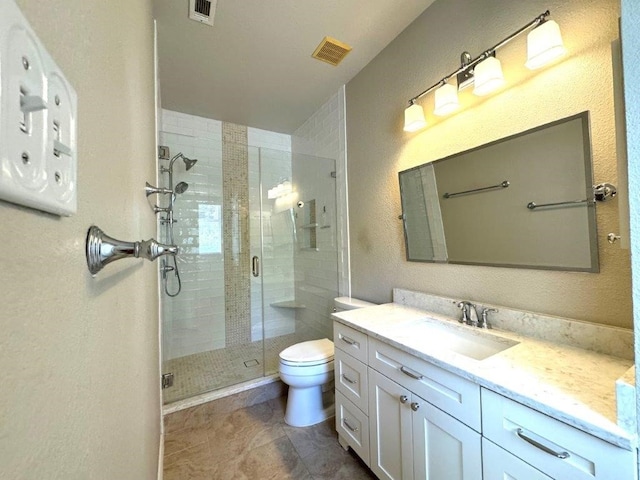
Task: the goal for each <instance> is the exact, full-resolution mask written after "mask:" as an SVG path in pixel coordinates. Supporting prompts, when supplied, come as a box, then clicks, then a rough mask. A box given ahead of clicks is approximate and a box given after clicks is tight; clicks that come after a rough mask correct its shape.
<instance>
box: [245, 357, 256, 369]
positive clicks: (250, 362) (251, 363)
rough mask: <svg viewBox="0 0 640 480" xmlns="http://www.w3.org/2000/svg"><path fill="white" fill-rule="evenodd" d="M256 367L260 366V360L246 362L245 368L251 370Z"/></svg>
mask: <svg viewBox="0 0 640 480" xmlns="http://www.w3.org/2000/svg"><path fill="white" fill-rule="evenodd" d="M256 365H260V362H258V360H256V359H255V358H254V359H252V360H247V361H246V362H244V366H245V367H247V368H249V367H255V366H256Z"/></svg>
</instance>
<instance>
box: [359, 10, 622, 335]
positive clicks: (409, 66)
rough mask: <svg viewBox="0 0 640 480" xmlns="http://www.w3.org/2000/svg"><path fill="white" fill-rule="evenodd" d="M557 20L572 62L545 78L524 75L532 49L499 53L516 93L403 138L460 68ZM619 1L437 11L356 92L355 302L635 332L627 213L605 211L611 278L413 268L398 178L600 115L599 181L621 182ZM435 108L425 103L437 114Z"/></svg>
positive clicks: (522, 43) (604, 268)
mask: <svg viewBox="0 0 640 480" xmlns="http://www.w3.org/2000/svg"><path fill="white" fill-rule="evenodd" d="M547 8H548V9H550V10H551V13H552V17H553V18H554V19H555V20H556V21H557V22H558V23H559V24H560V26H561V29H562V32H563V36H564V40H565V45H566V47H567V49H568V51H569V53H568V55H567V56H565V57H564V58H563V59H562V60H561V61H560V62H559V63H557V64H555V65H553V66H551V67H547V68H546V69H544V70H542V71H539V72H537V73H531V72H528V71H527V70H526V69H525V68H524V67H523V66H522V64H523V63H524V60H525V57H526V39H525V38H524V37H523V38H520V39H518V40H516V41H514V42H512V43H511V44H509V45H507V46H506V47H504V49H502V50H500V52H499V58H500V60H501V61H502V63H503V68H504V73H505V76H506V78H507V82H508V88H506V89H505V90H503V91H501V92H500V93H497V94H493V95H490V96H489V97H486V98H484V99H478V98H477V97H473V96H472V95H471V94H470V93H466V94H465V95H463V98H462V101H463V103H466V104H467V105H466V106H465V108H463V109H462V111H460V112H459V113H457V114H456V115H453V116H451V117H447V118H445V119H444V120H436V119H434V117H433V116H432V115H431V116H430V118H428V120H431V121H432V126H431V127H429V128H427V129H426V130H424V131H422V132H419V133H417V134H406V133H404V132H403V131H402V122H403V118H402V115H403V108H404V106H405V105H406V103H407V101H408V99H409V98H411V97H412V96H414V95H416V94H417V93H419V92H420V91H422V90H423V89H425V88H426V87H428V86H429V85H430V84H432V83H435V82H436V81H437V80H439V79H440V78H441V77H442V76H443V75H445V74H447V73H449V72H450V71H451V70H453V69H454V68H456V67H457V65H458V59H459V56H460V53H461V52H462V51H463V50H469V51H470V52H471V53H472V55H474V56H475V55H477V54H478V53H480V52H481V51H482V50H483V49H485V48H488V47H490V46H491V45H493V44H494V43H496V42H497V41H499V40H500V39H502V38H503V37H505V36H507V35H508V34H510V33H511V32H513V31H515V30H516V29H518V28H520V27H521V26H522V25H524V24H525V23H527V22H528V21H529V20H531V19H533V17H534V16H536V15H537V14H539V13H541V12H543V11H545V10H546V9H547ZM619 10H620V6H619V3H618V2H617V1H616V0H597V1H595V0H586V1H585V0H568V1H567V0H545V1H541V0H532V1H528V2H513V1H509V0H482V1H475V0H474V1H471V0H438V1H437V2H436V3H434V4H433V5H432V6H431V7H429V8H428V9H427V10H426V11H425V13H424V14H422V15H421V16H420V17H419V18H418V19H417V20H416V21H415V22H414V23H413V24H411V25H410V26H409V27H408V28H407V29H406V30H405V31H404V32H403V33H402V34H401V35H400V36H398V37H397V38H396V39H395V40H394V42H392V43H391V44H390V45H389V46H388V47H387V48H386V49H385V50H384V51H383V52H381V53H380V55H378V56H377V57H376V58H375V59H374V60H373V61H372V62H371V63H369V65H367V67H365V68H364V69H363V70H362V71H361V72H360V73H359V74H358V75H357V76H356V77H355V78H354V79H353V80H352V81H351V82H349V84H348V85H347V138H348V159H349V160H348V161H349V210H350V236H351V255H352V264H351V265H352V282H353V285H352V289H353V292H352V294H353V295H354V296H357V297H362V298H364V299H367V300H372V301H376V302H385V301H390V299H391V289H392V288H393V287H404V288H410V289H414V290H419V291H425V292H432V293H435V294H442V295H447V296H453V297H458V298H462V299H472V300H479V301H486V302H490V303H496V304H502V305H508V306H511V307H515V308H522V309H525V310H532V311H538V312H543V313H547V314H552V315H560V316H568V317H572V318H578V319H583V320H587V321H592V322H597V323H605V324H611V325H619V326H624V327H631V326H632V314H631V293H630V291H631V290H630V288H631V287H630V266H629V253H628V251H627V250H621V249H620V248H619V247H618V246H610V245H609V244H608V243H607V242H606V234H607V233H609V232H617V231H618V228H619V227H618V225H619V224H618V212H617V210H618V208H617V203H616V202H615V201H614V202H612V203H608V204H603V205H600V206H598V213H597V222H598V232H599V253H600V266H601V273H599V274H592V273H564V272H547V271H535V270H526V269H506V268H494V267H478V266H455V265H439V264H434V265H431V264H420V263H409V262H406V261H405V260H404V257H405V252H404V242H403V237H402V226H401V224H400V222H399V221H398V220H397V217H398V214H399V213H400V198H399V188H398V180H397V172H398V171H400V170H405V169H407V168H410V167H413V166H415V165H419V164H421V163H424V162H428V161H433V160H437V159H439V158H443V157H445V156H448V155H451V154H454V153H456V152H460V151H464V150H467V149H470V148H473V147H476V146H479V145H482V144H484V143H487V142H490V141H493V140H497V139H499V138H502V137H505V136H508V135H511V134H514V133H518V132H521V131H524V130H527V129H529V128H532V127H535V126H538V125H541V124H544V123H548V122H551V121H553V120H557V119H559V118H563V117H567V116H570V115H573V114H576V113H579V112H581V111H583V110H590V111H591V130H592V147H593V164H594V179H595V181H596V182H602V181H609V182H612V183H616V174H617V173H616V147H615V128H614V118H613V116H614V109H613V87H612V67H611V45H610V44H611V42H612V41H613V40H614V39H616V38H617V37H618V24H617V21H618V16H619ZM432 102H433V98H432V96H428V97H427V98H425V99H424V101H422V102H421V103H422V104H423V106H424V107H425V111H427V112H430V111H431V110H432V109H433V103H432Z"/></svg>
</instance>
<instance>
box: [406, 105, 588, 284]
mask: <svg viewBox="0 0 640 480" xmlns="http://www.w3.org/2000/svg"><path fill="white" fill-rule="evenodd" d="M399 181H400V193H401V199H402V219H403V224H404V234H405V244H406V251H407V260H410V261H419V262H448V263H456V264H469V265H492V266H502V267H523V268H538V269H552V270H573V271H585V272H597V271H598V246H597V235H596V220H595V201H594V191H593V180H592V170H591V146H590V137H589V114H588V112H583V113H581V114H579V115H575V116H572V117H569V118H565V119H562V120H559V121H556V122H553V123H550V124H547V125H543V126H541V127H537V128H534V129H532V130H528V131H526V132H523V133H520V134H517V135H514V136H511V137H508V138H505V139H501V140H498V141H496V142H492V143H489V144H486V145H483V146H481V147H478V148H475V149H473V150H469V151H466V152H462V153H458V154H455V155H452V156H450V157H447V158H444V159H441V160H437V161H435V162H432V163H428V164H424V165H420V166H418V167H414V168H412V169H410V170H405V171H403V172H400V173H399Z"/></svg>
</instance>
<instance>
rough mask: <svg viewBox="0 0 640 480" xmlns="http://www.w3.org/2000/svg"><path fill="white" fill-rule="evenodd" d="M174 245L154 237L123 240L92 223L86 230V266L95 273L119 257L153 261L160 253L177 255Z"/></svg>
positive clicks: (176, 248)
mask: <svg viewBox="0 0 640 480" xmlns="http://www.w3.org/2000/svg"><path fill="white" fill-rule="evenodd" d="M177 254H178V247H177V246H176V245H164V244H162V243H158V242H157V241H156V240H155V239H153V238H151V239H149V240H142V241H140V242H124V241H122V240H116V239H115V238H112V237H110V236H108V235H106V234H105V233H104V232H103V231H102V230H100V228H98V227H96V226H95V225H92V226H91V227H90V228H89V231H88V232H87V244H86V255H87V266H88V267H89V271H90V272H91V274H92V275H95V274H96V273H98V272H99V271H100V270H102V267H104V266H105V265H107V264H109V263H111V262H114V261H116V260H120V259H121V258H127V257H134V258H146V259H147V260H150V261H154V260H155V259H156V258H158V257H160V256H162V255H177Z"/></svg>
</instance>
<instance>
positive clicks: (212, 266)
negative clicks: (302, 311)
mask: <svg viewBox="0 0 640 480" xmlns="http://www.w3.org/2000/svg"><path fill="white" fill-rule="evenodd" d="M160 144H161V145H166V146H168V147H169V148H170V153H171V156H173V155H176V154H178V153H179V152H182V153H183V154H184V155H186V156H187V157H189V158H197V159H198V163H197V164H196V165H195V166H194V167H193V168H191V169H190V170H189V171H185V168H184V164H183V163H182V162H180V161H179V160H178V161H176V163H175V164H174V169H173V171H174V174H173V177H174V178H173V182H174V185H175V184H177V183H178V182H181V181H184V182H187V183H188V184H189V188H188V190H187V191H186V192H185V193H183V194H181V195H178V196H177V198H176V202H175V207H174V211H175V219H176V220H177V223H175V224H174V241H175V243H176V244H177V245H178V246H179V247H180V255H179V256H178V257H177V258H178V268H179V270H180V278H181V280H182V291H181V293H180V295H178V296H177V297H175V298H172V299H171V300H170V301H163V319H162V333H163V336H162V338H163V356H164V358H165V359H172V358H178V357H183V356H185V355H191V354H194V353H199V352H204V351H208V350H215V349H218V348H223V347H224V346H225V331H224V330H225V325H224V318H225V296H224V258H223V255H222V252H221V251H220V249H219V246H217V245H208V247H209V248H208V249H205V250H206V251H212V250H213V251H216V250H217V252H216V253H201V252H200V247H201V245H200V235H199V223H200V217H201V215H202V214H203V213H205V212H203V208H205V210H206V206H214V208H215V206H218V207H220V208H221V206H222V123H221V122H219V121H217V120H211V119H207V118H202V117H196V116H193V115H187V114H184V113H179V112H173V111H170V110H163V111H162V122H161V132H160ZM158 163H159V164H160V165H161V166H164V167H167V166H168V164H169V162H168V161H164V160H159V161H158ZM159 178H160V184H161V186H164V185H167V182H168V178H167V174H162V173H160V174H159ZM150 200H151V201H160V202H162V203H163V206H165V205H166V202H167V201H168V198H161V197H159V196H152V197H150ZM159 217H163V215H159ZM220 220H221V219H220ZM220 225H221V224H220ZM158 228H159V233H160V237H161V238H162V239H163V240H165V241H167V240H168V239H167V236H166V230H165V226H164V225H159V226H158ZM217 233H218V239H220V237H219V235H220V233H221V232H220V231H218V232H217ZM213 240H214V242H215V239H213ZM216 247H218V248H216ZM167 287H168V290H169V292H171V293H175V291H176V290H177V287H178V285H177V282H176V278H175V276H174V275H173V274H172V273H169V275H168V285H167ZM166 298H167V297H166V295H165V294H163V299H165V300H166Z"/></svg>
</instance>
